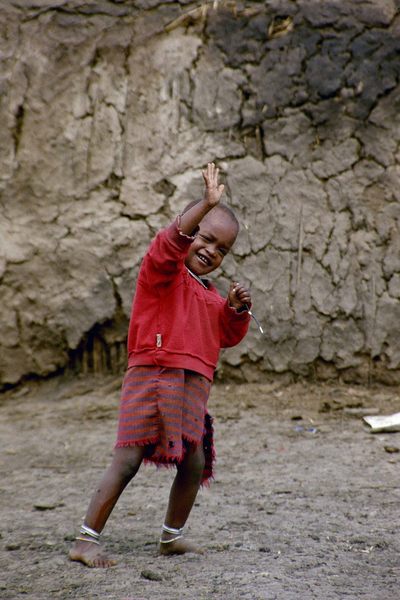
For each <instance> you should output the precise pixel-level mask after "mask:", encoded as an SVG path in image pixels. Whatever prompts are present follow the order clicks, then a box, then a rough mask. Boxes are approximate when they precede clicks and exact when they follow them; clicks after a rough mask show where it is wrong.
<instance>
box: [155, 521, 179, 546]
mask: <svg viewBox="0 0 400 600" xmlns="http://www.w3.org/2000/svg"><path fill="white" fill-rule="evenodd" d="M162 530H163V531H165V533H170V534H171V535H175V537H173V538H171V539H170V540H162V539H161V538H160V544H170V543H171V542H175V541H176V540H180V539H181V537H183V527H181V528H180V529H175V528H174V527H169V526H168V525H165V523H164V525H163V526H162Z"/></svg>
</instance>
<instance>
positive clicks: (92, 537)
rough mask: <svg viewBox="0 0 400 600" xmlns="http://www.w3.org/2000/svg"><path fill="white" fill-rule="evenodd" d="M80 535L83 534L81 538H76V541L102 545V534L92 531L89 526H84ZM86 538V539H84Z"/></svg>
mask: <svg viewBox="0 0 400 600" xmlns="http://www.w3.org/2000/svg"><path fill="white" fill-rule="evenodd" d="M79 533H80V534H81V535H80V536H78V537H76V538H75V539H76V540H80V541H81V542H91V543H92V544H98V545H99V544H100V542H99V539H100V534H99V533H97V531H95V530H94V529H91V528H90V527H87V525H85V524H84V525H82V527H81V528H80V531H79ZM82 536H85V537H82Z"/></svg>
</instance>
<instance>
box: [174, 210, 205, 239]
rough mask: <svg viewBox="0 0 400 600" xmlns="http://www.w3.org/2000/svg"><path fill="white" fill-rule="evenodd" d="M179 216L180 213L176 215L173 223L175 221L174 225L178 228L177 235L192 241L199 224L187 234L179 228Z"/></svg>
mask: <svg viewBox="0 0 400 600" xmlns="http://www.w3.org/2000/svg"><path fill="white" fill-rule="evenodd" d="M181 217H182V215H178V216H177V217H176V220H175V223H176V227H177V229H178V233H179V235H181V236H182V237H184V238H187V239H189V240H190V241H191V242H193V240H194V238H195V237H196V235H197V233H198V231H199V226H197V227H196V228H195V229H193V231H192V233H191V235H187V234H186V233H183V231H182V230H181Z"/></svg>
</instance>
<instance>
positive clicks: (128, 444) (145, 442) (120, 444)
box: [114, 435, 159, 448]
mask: <svg viewBox="0 0 400 600" xmlns="http://www.w3.org/2000/svg"><path fill="white" fill-rule="evenodd" d="M158 440H159V436H158V435H156V436H153V437H152V438H143V439H142V440H134V441H129V442H117V443H116V444H115V446H114V448H133V447H134V446H141V447H143V446H153V445H154V444H157V442H158Z"/></svg>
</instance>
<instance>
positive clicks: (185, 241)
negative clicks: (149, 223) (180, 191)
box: [141, 217, 194, 286]
mask: <svg viewBox="0 0 400 600" xmlns="http://www.w3.org/2000/svg"><path fill="white" fill-rule="evenodd" d="M179 223H180V218H179V217H177V219H176V220H175V221H174V222H173V223H172V224H171V225H170V226H169V227H167V228H166V229H162V230H161V231H160V232H159V233H158V234H157V235H156V237H155V238H154V240H153V241H152V243H151V244H150V247H149V249H148V251H147V253H146V255H145V257H144V259H143V263H142V269H141V273H142V277H141V280H142V283H146V284H147V285H150V286H159V285H166V284H168V283H170V282H171V281H172V280H173V279H174V277H175V276H176V275H177V274H178V273H179V272H181V270H182V268H183V265H184V261H185V258H186V255H187V252H188V250H189V247H190V244H191V243H192V242H193V240H194V237H191V236H188V235H185V234H184V233H182V232H181V230H180V228H179Z"/></svg>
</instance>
